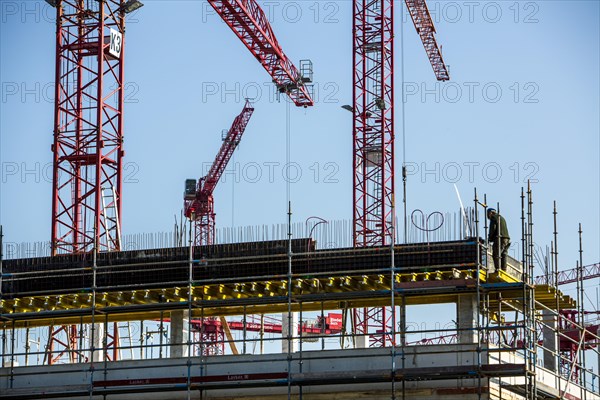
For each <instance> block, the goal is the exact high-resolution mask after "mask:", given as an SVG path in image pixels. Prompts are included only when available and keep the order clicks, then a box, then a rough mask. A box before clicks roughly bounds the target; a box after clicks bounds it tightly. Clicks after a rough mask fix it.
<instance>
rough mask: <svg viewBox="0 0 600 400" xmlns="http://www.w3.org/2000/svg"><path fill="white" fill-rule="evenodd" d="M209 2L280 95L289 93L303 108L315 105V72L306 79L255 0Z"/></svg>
mask: <svg viewBox="0 0 600 400" xmlns="http://www.w3.org/2000/svg"><path fill="white" fill-rule="evenodd" d="M208 2H209V3H210V5H211V6H212V7H213V8H214V10H215V11H216V12H217V14H219V16H220V17H221V18H222V19H223V21H224V22H225V23H226V24H227V26H229V27H230V28H231V30H232V31H233V32H234V33H235V34H236V35H237V37H238V38H240V40H241V41H242V42H243V43H244V45H245V46H246V47H247V48H248V50H250V52H251V53H252V55H254V57H256V59H257V60H258V62H260V63H261V65H262V66H263V67H264V69H265V70H266V71H267V72H268V73H269V75H271V77H272V78H273V83H274V84H275V85H276V87H277V90H278V91H279V92H280V93H286V94H287V95H288V96H289V97H290V99H291V100H292V101H293V102H294V104H295V105H296V106H299V107H300V106H302V107H308V106H312V105H313V104H314V102H313V99H312V97H311V94H310V91H309V87H308V86H307V83H310V82H311V80H312V77H311V76H310V75H311V74H312V72H309V73H305V74H304V75H303V74H302V73H301V71H299V70H298V69H297V68H296V66H294V64H293V63H292V62H291V61H290V60H289V58H288V57H287V56H286V55H285V53H284V52H283V50H282V49H281V46H280V45H279V43H278V42H277V38H276V37H275V34H274V33H273V29H272V28H271V24H270V23H269V20H268V19H267V16H266V15H265V13H264V12H263V10H262V9H261V8H260V6H259V5H258V3H257V2H256V1H255V0H208Z"/></svg>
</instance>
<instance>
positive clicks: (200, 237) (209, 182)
mask: <svg viewBox="0 0 600 400" xmlns="http://www.w3.org/2000/svg"><path fill="white" fill-rule="evenodd" d="M253 112H254V107H253V106H252V104H251V103H250V101H249V100H246V104H245V105H244V108H243V109H242V112H241V113H240V114H239V115H238V116H237V117H235V119H234V120H233V123H232V124H231V128H229V131H228V132H227V135H226V136H225V137H224V138H223V144H222V145H221V149H220V150H219V153H218V154H217V157H216V158H215V161H214V162H213V164H212V166H211V167H210V171H209V172H208V174H207V175H206V176H204V177H202V178H200V179H199V180H198V182H196V180H195V179H187V180H186V181H185V194H184V210H185V216H186V217H187V218H189V219H190V220H191V221H193V222H194V244H195V245H196V246H201V245H211V244H213V241H214V237H215V211H214V200H213V192H214V190H215V187H216V186H217V183H218V182H219V179H220V178H221V175H223V171H225V168H226V167H227V164H228V163H229V160H230V159H231V156H232V155H233V152H234V150H235V148H236V147H237V145H238V144H239V143H240V140H241V139H242V135H243V134H244V131H245V130H246V126H247V125H248V121H250V117H251V116H252V113H253Z"/></svg>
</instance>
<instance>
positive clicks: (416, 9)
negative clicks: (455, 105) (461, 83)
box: [405, 0, 450, 81]
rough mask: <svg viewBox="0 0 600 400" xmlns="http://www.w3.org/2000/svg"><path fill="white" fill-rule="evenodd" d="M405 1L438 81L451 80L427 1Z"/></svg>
mask: <svg viewBox="0 0 600 400" xmlns="http://www.w3.org/2000/svg"><path fill="white" fill-rule="evenodd" d="M405 3H406V7H407V8H408V12H409V13H410V17H411V18H412V21H413V24H414V25H415V29H416V30H417V33H418V34H419V36H420V37H421V41H422V42H423V47H425V51H426V52H427V57H429V62H430V63H431V66H432V67H433V72H434V73H435V77H436V78H437V80H438V81H447V80H450V73H449V72H448V67H447V66H446V64H445V63H444V58H443V57H442V50H441V49H440V47H439V46H438V44H437V41H436V39H435V26H434V25H433V21H432V19H431V15H430V14H429V9H428V8H427V3H425V0H405Z"/></svg>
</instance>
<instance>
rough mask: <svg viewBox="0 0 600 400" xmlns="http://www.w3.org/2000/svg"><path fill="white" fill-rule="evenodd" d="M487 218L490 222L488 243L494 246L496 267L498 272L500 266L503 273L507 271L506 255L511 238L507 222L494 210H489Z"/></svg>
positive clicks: (493, 252)
mask: <svg viewBox="0 0 600 400" xmlns="http://www.w3.org/2000/svg"><path fill="white" fill-rule="evenodd" d="M487 217H488V219H489V220H490V234H489V236H488V241H489V242H490V243H491V245H492V254H493V258H494V267H495V268H496V271H497V270H498V266H500V268H501V269H502V271H506V253H507V252H508V248H509V247H510V236H509V235H508V227H507V226H506V221H505V220H504V218H503V217H502V216H501V215H498V214H497V213H496V210H495V209H493V208H488V210H487Z"/></svg>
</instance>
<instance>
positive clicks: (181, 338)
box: [170, 310, 190, 358]
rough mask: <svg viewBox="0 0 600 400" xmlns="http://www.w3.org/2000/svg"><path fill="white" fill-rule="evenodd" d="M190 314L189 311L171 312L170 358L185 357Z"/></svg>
mask: <svg viewBox="0 0 600 400" xmlns="http://www.w3.org/2000/svg"><path fill="white" fill-rule="evenodd" d="M189 319H190V313H189V310H178V311H171V329H170V334H171V335H170V336H171V340H170V350H171V351H170V357H171V358H177V357H187V356H188V350H189V346H188V344H187V342H188V330H189V329H190V324H189Z"/></svg>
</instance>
